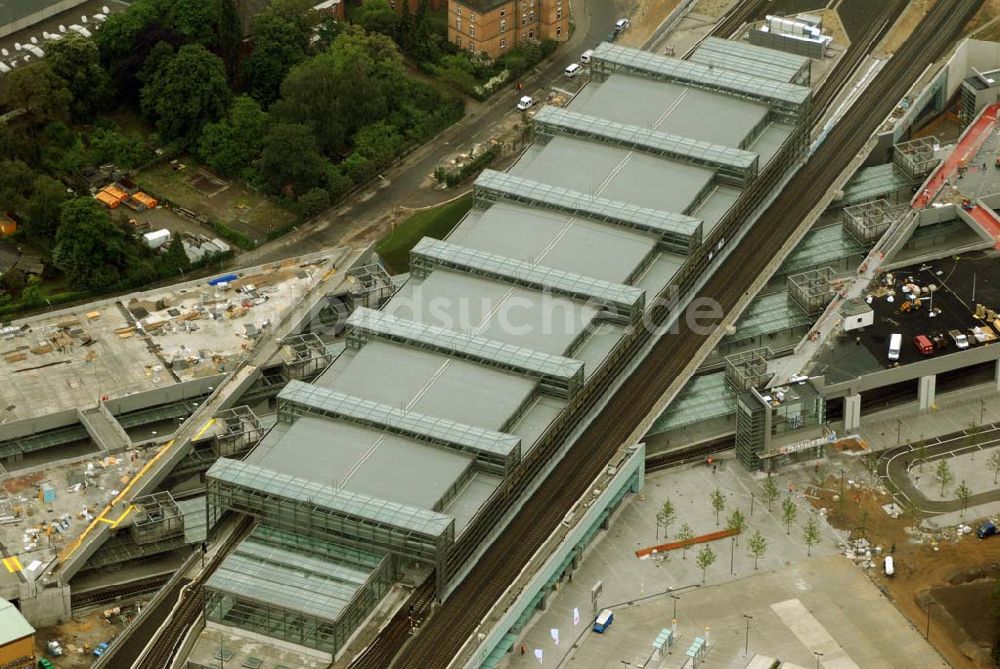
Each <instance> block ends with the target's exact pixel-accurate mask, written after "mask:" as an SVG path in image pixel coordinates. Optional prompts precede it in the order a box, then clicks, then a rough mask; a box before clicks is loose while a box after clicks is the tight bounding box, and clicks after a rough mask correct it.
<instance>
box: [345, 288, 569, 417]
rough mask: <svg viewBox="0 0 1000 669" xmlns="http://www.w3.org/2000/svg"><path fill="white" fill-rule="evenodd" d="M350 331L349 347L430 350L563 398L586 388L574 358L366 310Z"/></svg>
mask: <svg viewBox="0 0 1000 669" xmlns="http://www.w3.org/2000/svg"><path fill="white" fill-rule="evenodd" d="M347 327H348V343H349V344H352V345H354V346H356V347H358V346H360V344H361V343H362V342H364V341H366V340H367V339H369V338H375V339H383V340H387V341H393V342H397V343H401V344H406V345H410V346H415V347H418V348H424V349H429V350H432V351H437V352H439V353H443V354H445V355H452V356H455V357H457V358H462V359H465V360H471V361H473V362H477V363H479V364H483V365H489V366H491V367H499V368H501V369H506V370H510V371H514V372H519V373H521V374H525V375H528V376H533V377H536V378H538V379H539V380H540V382H541V385H542V387H543V388H546V389H549V390H551V391H553V392H554V393H555V394H558V395H559V396H561V397H572V396H573V394H574V393H575V392H576V391H577V390H578V389H579V388H580V387H581V386H582V385H583V363H582V362H580V361H579V360H574V359H573V358H566V357H563V356H559V355H550V354H548V353H542V352H540V351H533V350H531V349H527V348H524V347H521V346H516V345H514V344H506V343H504V342H499V341H496V340H493V339H486V338H485V337H477V336H475V335H472V334H462V333H459V332H454V331H452V330H447V329H445V328H441V327H437V326H434V325H424V324H423V323H418V322H416V321H409V320H404V319H401V318H396V317H395V316H391V315H389V314H386V313H383V312H381V311H375V310H373V309H368V308H365V307H358V308H357V309H355V310H354V313H352V314H351V316H350V317H349V318H348V319H347Z"/></svg>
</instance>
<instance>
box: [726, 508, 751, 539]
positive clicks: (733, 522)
mask: <svg viewBox="0 0 1000 669" xmlns="http://www.w3.org/2000/svg"><path fill="white" fill-rule="evenodd" d="M746 526H747V519H746V516H744V515H743V512H742V511H740V510H739V509H733V511H732V513H730V514H729V518H727V519H726V529H727V530H732V531H733V532H735V533H736V534H735V535H734V538H735V540H736V545H737V546H739V545H740V534H742V533H743V530H745V529H746Z"/></svg>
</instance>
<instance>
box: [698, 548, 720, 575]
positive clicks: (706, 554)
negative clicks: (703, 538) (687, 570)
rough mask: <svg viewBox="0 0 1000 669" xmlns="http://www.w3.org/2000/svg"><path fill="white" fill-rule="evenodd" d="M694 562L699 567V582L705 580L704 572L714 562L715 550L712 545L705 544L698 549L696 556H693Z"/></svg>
mask: <svg viewBox="0 0 1000 669" xmlns="http://www.w3.org/2000/svg"><path fill="white" fill-rule="evenodd" d="M695 562H696V563H697V565H698V567H700V568H701V582H702V583H704V582H705V572H706V571H707V570H708V568H709V567H711V566H712V565H713V564H715V552H714V551H713V550H712V547H711V546H709V545H708V544H705V545H704V547H702V549H701V550H700V551H698V556H697V557H696V558H695Z"/></svg>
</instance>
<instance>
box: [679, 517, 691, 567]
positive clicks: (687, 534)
mask: <svg viewBox="0 0 1000 669" xmlns="http://www.w3.org/2000/svg"><path fill="white" fill-rule="evenodd" d="M692 539H694V532H693V531H692V530H691V526H690V525H688V524H687V523H684V524H682V525H681V529H679V530H677V541H691V540H692ZM687 553H688V547H687V546H684V548H682V549H681V559H682V560H687Z"/></svg>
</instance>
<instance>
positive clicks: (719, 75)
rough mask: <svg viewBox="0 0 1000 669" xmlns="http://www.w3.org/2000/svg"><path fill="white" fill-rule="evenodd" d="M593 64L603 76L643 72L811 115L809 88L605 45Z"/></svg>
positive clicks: (791, 111)
mask: <svg viewBox="0 0 1000 669" xmlns="http://www.w3.org/2000/svg"><path fill="white" fill-rule="evenodd" d="M593 62H594V64H595V66H596V69H597V70H598V71H600V72H603V73H605V74H606V73H608V72H613V71H616V70H617V71H623V72H640V73H643V74H646V75H648V76H651V77H654V78H657V79H664V80H667V81H677V82H682V83H687V84H692V85H695V86H701V87H704V88H709V89H712V90H717V91H722V92H725V93H729V94H732V95H738V96H742V97H747V98H752V99H755V100H762V101H765V102H767V103H769V104H770V106H772V107H773V108H775V109H779V110H782V111H786V112H789V113H791V114H793V115H795V116H799V115H802V114H804V113H805V112H806V111H808V108H809V101H810V99H811V93H812V91H811V90H810V89H809V88H807V87H805V86H798V85H796V84H789V83H782V82H780V81H769V80H767V79H763V78H761V77H754V76H751V75H748V74H743V73H740V72H733V71H731V70H724V69H721V68H720V69H716V68H712V67H709V66H708V65H703V64H701V63H693V62H691V61H688V60H679V59H676V58H670V57H668V56H660V55H658V54H654V53H650V52H649V51H642V50H640V49H632V48H629V47H625V46H621V45H620V44H611V43H609V42H602V43H601V44H598V45H597V48H596V49H595V50H594V55H593Z"/></svg>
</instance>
